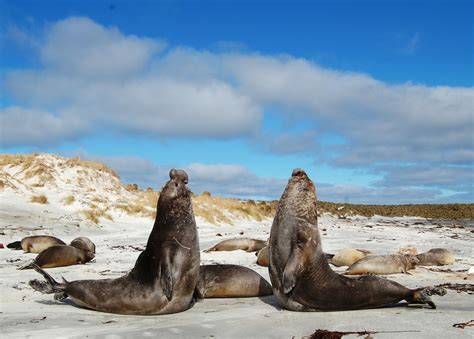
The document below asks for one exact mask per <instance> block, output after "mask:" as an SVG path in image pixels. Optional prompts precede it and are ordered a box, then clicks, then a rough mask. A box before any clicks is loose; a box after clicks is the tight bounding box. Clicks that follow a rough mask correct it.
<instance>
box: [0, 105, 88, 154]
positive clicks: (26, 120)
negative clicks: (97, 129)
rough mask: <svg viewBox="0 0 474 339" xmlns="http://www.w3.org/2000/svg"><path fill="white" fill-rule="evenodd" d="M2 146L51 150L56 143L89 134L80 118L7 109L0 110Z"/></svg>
mask: <svg viewBox="0 0 474 339" xmlns="http://www.w3.org/2000/svg"><path fill="white" fill-rule="evenodd" d="M0 126H1V127H0V132H1V133H0V135H1V138H0V145H2V146H3V147H9V146H18V145H22V146H23V145H31V144H33V145H37V146H49V145H50V144H51V143H52V142H53V141H54V140H57V139H72V138H74V137H77V136H79V135H81V134H83V133H84V132H85V131H87V130H88V126H87V123H85V122H84V121H83V120H82V119H80V118H79V117H74V116H64V115H59V116H55V115H53V114H51V113H49V112H45V111H40V110H35V109H25V108H22V107H16V106H11V107H6V108H1V109H0Z"/></svg>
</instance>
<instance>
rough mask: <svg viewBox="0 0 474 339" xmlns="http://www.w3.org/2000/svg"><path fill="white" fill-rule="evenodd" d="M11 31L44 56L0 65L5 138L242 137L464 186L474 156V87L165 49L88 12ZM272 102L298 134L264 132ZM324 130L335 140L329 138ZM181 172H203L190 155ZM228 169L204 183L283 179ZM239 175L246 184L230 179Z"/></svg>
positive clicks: (263, 186) (398, 176)
mask: <svg viewBox="0 0 474 339" xmlns="http://www.w3.org/2000/svg"><path fill="white" fill-rule="evenodd" d="M15 34H16V35H17V36H20V37H21V39H22V41H24V42H28V41H30V43H31V44H33V45H34V47H35V48H36V49H37V53H38V56H39V60H40V61H41V65H40V67H39V68H34V69H29V70H10V71H7V72H6V74H5V84H4V85H5V86H4V87H5V89H6V92H7V93H8V96H9V99H10V98H11V100H10V101H12V102H15V100H16V102H21V104H22V105H16V106H13V105H12V106H10V107H6V108H3V109H2V112H1V119H2V120H1V122H2V144H3V145H4V146H7V147H8V146H18V145H52V144H55V143H56V144H60V143H61V142H63V141H65V140H70V139H73V138H77V137H80V136H86V135H89V134H91V133H93V132H94V131H95V130H97V129H98V128H107V129H109V130H112V131H120V132H122V133H130V134H141V135H143V134H145V135H147V136H152V137H157V138H177V137H193V138H220V139H223V138H242V137H244V138H247V140H249V141H250V142H254V143H258V144H259V145H260V146H258V147H257V149H259V150H262V151H265V152H271V153H275V154H278V155H281V154H297V153H298V154H305V155H308V156H313V157H314V159H318V161H325V162H327V163H328V164H330V165H332V166H334V167H347V168H351V169H360V168H371V169H372V170H373V171H374V172H376V173H379V174H380V175H382V176H383V177H382V179H381V180H380V181H379V182H377V183H375V184H376V185H378V187H379V189H380V187H382V186H384V185H385V186H387V185H397V187H401V188H403V189H408V188H409V187H411V188H413V187H418V186H420V185H421V186H424V187H428V188H427V190H428V191H426V192H424V193H427V194H428V193H429V194H431V195H432V196H438V193H439V192H437V191H435V190H433V188H435V187H443V188H446V189H448V188H451V189H458V190H459V191H458V193H459V194H460V195H462V194H465V193H466V192H469V190H466V186H468V185H466V184H463V182H465V181H466V180H470V179H471V178H472V177H469V175H468V172H469V171H472V166H473V162H474V151H473V150H474V138H473V134H472V130H473V129H474V114H473V113H472V107H474V88H472V87H448V86H426V85H423V84H413V83H404V84H391V83H386V82H383V81H379V80H377V79H374V78H373V77H371V76H370V75H368V74H363V73H356V72H347V71H338V70H334V69H328V68H324V67H321V66H320V65H318V64H316V63H314V62H311V61H308V60H306V59H302V58H295V57H293V56H288V55H286V56H285V55H283V56H281V55H280V56H271V55H260V54H257V53H251V52H247V51H246V50H243V51H242V50H238V49H230V50H227V52H212V51H206V50H204V51H202V50H201V51H197V50H194V49H191V48H187V47H173V46H166V44H165V43H163V42H162V41H158V40H156V39H150V38H147V37H138V36H134V35H127V34H124V33H122V32H120V31H119V30H118V29H117V28H115V27H106V26H103V25H101V24H99V23H96V22H94V21H92V20H90V19H88V18H77V17H73V18H68V19H65V20H62V21H59V22H56V23H54V24H52V25H51V26H49V27H48V28H47V29H46V30H45V33H44V34H43V35H42V36H41V37H40V38H38V39H34V42H31V40H32V39H31V38H29V37H28V36H27V35H25V34H23V33H22V32H16V33H15ZM418 45H419V36H417V35H415V36H414V37H413V41H412V46H415V47H416V46H418ZM273 109H275V111H276V112H277V113H275V114H278V115H280V116H281V117H282V119H283V120H284V121H292V122H298V121H299V122H304V123H305V124H306V125H307V126H306V127H305V131H306V132H298V133H296V132H293V131H291V130H288V129H286V127H284V128H280V129H272V130H271V132H268V131H266V130H264V128H263V124H262V120H263V116H264V112H265V111H268V110H272V111H273ZM12 127H15V128H12ZM265 127H266V126H265ZM13 129H14V130H15V133H13V132H12V130H13ZM314 131H318V133H316V132H314ZM323 134H324V135H332V136H337V138H338V139H339V140H342V141H341V142H339V143H337V142H335V143H330V144H325V143H323V142H322V135H323ZM322 145H324V148H323V146H322ZM399 164H404V165H405V164H409V165H410V166H411V167H409V166H403V167H400V166H399ZM201 165H202V164H201ZM213 166H217V165H213ZM232 166H234V165H232ZM235 166H237V165H235ZM213 168H214V170H215V167H213ZM432 168H439V169H438V170H432ZM454 168H456V169H454ZM189 170H190V171H195V173H196V177H199V176H200V175H204V172H205V171H200V170H199V168H198V167H197V166H196V164H194V165H193V166H191V165H190V168H189ZM206 170H207V171H208V172H209V171H211V170H212V168H210V167H209V168H206ZM226 171H227V172H228V173H230V174H232V173H240V174H239V175H237V174H235V175H234V176H233V177H232V179H230V178H229V179H228V180H227V181H226V184H224V181H222V182H221V183H219V182H217V181H216V179H212V177H209V178H204V177H203V179H202V180H203V182H206V183H209V184H211V183H212V184H213V185H215V186H213V187H216V188H219V187H220V188H219V189H220V191H221V192H226V194H241V193H242V192H243V191H244V189H247V190H249V191H250V192H256V193H258V192H266V193H268V194H270V193H271V192H274V191H272V190H271V189H270V190H268V187H269V186H270V185H278V184H275V182H277V183H278V182H279V181H278V180H277V179H265V178H259V177H255V176H254V175H252V174H251V173H250V172H246V171H245V168H238V166H237V167H232V168H231V167H228V168H226V169H225V170H222V169H220V170H219V171H218V172H219V173H220V174H219V175H220V176H222V175H223V174H222V173H224V172H226ZM239 171H240V172H239ZM448 172H449V173H448ZM466 173H467V174H466ZM130 175H131V173H130ZM451 176H452V177H451ZM427 177H430V178H431V179H430V180H426V178H427ZM238 178H244V179H242V180H246V181H245V182H246V183H252V185H248V186H245V185H244V184H243V182H242V181H241V182H240V184H237V185H235V186H233V183H234V182H238ZM449 178H452V179H449ZM274 180H276V181H274ZM471 191H472V190H471ZM239 192H240V193H239ZM414 192H415V191H414ZM365 193H367V194H368V195H369V196H370V192H365ZM421 193H423V192H421ZM353 194H357V193H356V192H354V193H353ZM387 196H389V194H388V193H387Z"/></svg>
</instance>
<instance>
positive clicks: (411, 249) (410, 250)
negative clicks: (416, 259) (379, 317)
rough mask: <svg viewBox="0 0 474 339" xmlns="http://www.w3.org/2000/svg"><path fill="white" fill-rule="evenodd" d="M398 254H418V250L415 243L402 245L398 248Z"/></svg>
mask: <svg viewBox="0 0 474 339" xmlns="http://www.w3.org/2000/svg"><path fill="white" fill-rule="evenodd" d="M397 253H398V254H412V255H416V254H418V250H417V249H416V247H415V246H413V245H408V246H402V247H400V248H399V249H398V252H397Z"/></svg>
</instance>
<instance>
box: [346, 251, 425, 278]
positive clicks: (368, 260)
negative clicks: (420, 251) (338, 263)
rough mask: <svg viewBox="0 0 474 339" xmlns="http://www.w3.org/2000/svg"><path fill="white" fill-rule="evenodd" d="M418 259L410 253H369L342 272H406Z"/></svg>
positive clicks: (350, 273)
mask: <svg viewBox="0 0 474 339" xmlns="http://www.w3.org/2000/svg"><path fill="white" fill-rule="evenodd" d="M419 262H420V261H419V260H418V259H417V257H416V256H414V255H411V254H388V255H371V256H368V257H365V258H362V259H360V260H359V261H357V262H356V263H354V264H352V265H351V266H349V268H348V269H347V271H346V272H344V274H348V275H357V274H382V275H383V274H396V273H408V270H411V269H414V268H415V266H416V264H418V263H419Z"/></svg>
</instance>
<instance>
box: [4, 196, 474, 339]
mask: <svg viewBox="0 0 474 339" xmlns="http://www.w3.org/2000/svg"><path fill="white" fill-rule="evenodd" d="M13 203H14V202H12V204H13ZM16 206H17V207H18V205H16ZM61 213H63V212H61ZM72 219H73V218H72ZM114 220H115V221H114V222H109V221H106V222H104V224H103V226H102V227H100V228H99V227H97V226H93V225H86V226H83V225H84V224H83V223H81V221H80V220H79V221H78V220H71V217H68V215H64V214H63V215H60V214H59V212H57V211H54V210H53V211H51V210H50V208H47V207H43V206H37V207H36V210H34V209H31V208H29V209H28V210H25V211H18V210H17V211H15V212H12V209H11V208H10V207H9V202H7V201H2V204H1V206H0V228H1V230H2V231H1V232H0V243H3V244H7V243H9V242H11V241H14V240H19V239H21V238H22V237H23V236H26V235H31V234H53V235H57V236H60V237H61V238H62V239H63V240H65V241H66V242H69V241H71V240H72V239H73V238H75V237H77V236H87V237H89V238H91V239H92V240H93V241H94V242H95V243H96V245H97V255H96V259H94V261H93V262H90V263H88V264H86V265H76V266H70V267H64V268H53V269H48V272H50V274H51V275H52V276H53V277H55V278H56V279H60V277H61V276H64V277H65V278H66V279H68V280H75V279H91V278H92V279H101V278H115V277H119V276H121V275H122V274H124V273H126V272H127V271H128V270H130V269H131V268H132V266H133V264H134V262H135V260H136V258H137V256H138V255H139V253H140V249H143V247H144V246H145V244H146V240H147V238H148V235H149V232H150V231H151V227H152V224H153V221H152V220H151V219H145V218H134V217H133V218H132V217H126V216H124V215H122V216H120V217H117V216H114ZM79 225H81V226H79ZM198 227H199V235H200V247H201V250H203V249H206V248H208V247H211V246H212V245H213V244H215V243H217V242H219V241H221V240H224V239H227V238H235V237H242V236H243V237H254V238H259V239H266V238H267V237H268V235H269V232H270V227H271V220H267V221H264V222H252V221H248V220H241V221H235V225H221V226H216V225H211V224H208V223H205V222H204V221H202V220H198ZM319 228H320V232H321V234H322V240H323V248H324V250H325V251H326V252H329V253H333V252H335V251H337V250H339V249H342V248H345V247H356V248H366V249H369V250H372V251H374V252H377V253H380V254H384V253H393V252H396V251H397V250H398V249H399V247H401V246H406V245H414V246H416V247H417V248H418V250H419V251H420V252H422V251H426V250H428V249H430V248H434V247H445V248H448V249H450V250H452V251H453V252H454V253H455V256H456V258H457V259H456V263H455V264H454V265H450V266H444V267H435V268H433V267H432V268H425V267H418V268H416V269H415V270H414V271H411V272H412V274H411V275H405V274H396V275H391V276H390V279H393V280H396V281H398V282H400V283H402V284H405V285H407V286H408V287H412V288H414V287H419V286H426V285H436V284H440V283H447V282H450V283H462V284H466V283H467V284H474V277H473V276H472V275H468V274H467V270H468V269H469V268H470V267H471V266H473V265H474V259H473V252H472V244H473V243H474V242H473V239H474V233H473V232H472V228H453V227H447V226H442V225H440V224H438V223H436V222H435V221H429V220H426V219H419V218H382V217H374V218H363V217H359V218H351V219H344V220H342V219H337V218H334V217H332V216H328V215H325V216H323V217H322V218H320V221H319ZM241 232H243V235H241V234H240V233H241ZM218 233H220V234H221V235H222V236H218V235H217V234H218ZM34 257H35V255H34V254H26V253H22V251H13V250H9V249H1V250H0V268H1V275H0V291H1V305H0V313H1V317H0V326H1V333H2V338H12V337H34V338H42V337H45V338H46V337H48V338H51V337H99V338H129V337H130V338H132V337H133V338H137V337H159V338H168V337H175V338H293V337H294V338H302V337H305V336H309V335H311V334H312V333H313V332H314V331H315V330H317V329H325V330H338V331H370V332H378V333H375V334H373V335H372V337H375V338H472V337H473V336H474V327H466V328H464V329H460V328H455V327H453V325H454V324H457V323H464V322H468V321H470V320H471V319H474V295H472V294H468V293H465V292H462V293H458V292H456V291H453V290H448V293H447V295H446V296H444V297H438V296H434V297H433V299H434V301H435V303H436V304H437V306H438V308H437V309H435V310H432V309H427V308H421V307H419V306H410V307H406V306H404V305H399V306H396V307H390V308H383V309H372V310H362V311H350V312H315V313H299V312H291V311H286V310H282V309H280V308H279V307H278V305H277V304H276V300H275V299H274V298H273V296H270V297H265V298H240V299H207V300H204V301H201V302H198V303H196V304H195V305H194V306H193V307H192V308H191V309H189V310H187V311H185V312H182V313H178V314H172V315H164V316H120V315H113V314H106V313H100V312H96V311H91V310H87V309H83V308H79V307H77V306H74V305H73V304H72V303H71V302H70V301H67V302H58V301H55V300H53V297H52V295H42V294H40V293H38V292H36V291H33V290H32V289H31V288H30V287H29V286H28V284H27V283H28V281H29V280H30V279H34V278H40V276H39V275H38V274H37V273H36V272H34V271H32V270H23V271H20V270H17V268H18V267H20V266H23V265H24V264H26V263H28V262H30V261H31V260H33V259H34ZM201 260H202V262H203V263H207V264H210V263H232V264H239V265H244V266H247V267H250V268H252V269H254V270H255V271H257V272H259V273H260V274H261V275H263V276H264V277H265V278H266V279H267V280H269V277H268V270H267V268H264V267H260V266H258V265H257V264H256V257H255V255H254V253H246V252H243V251H233V252H213V253H203V252H201ZM336 270H338V271H342V270H343V268H336ZM440 270H441V271H440ZM352 337H356V336H355V335H353V336H352Z"/></svg>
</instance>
